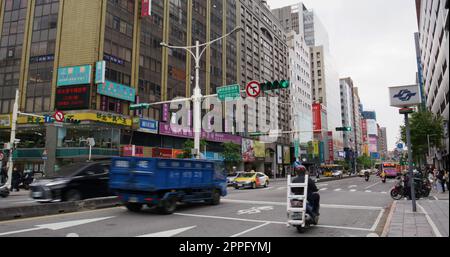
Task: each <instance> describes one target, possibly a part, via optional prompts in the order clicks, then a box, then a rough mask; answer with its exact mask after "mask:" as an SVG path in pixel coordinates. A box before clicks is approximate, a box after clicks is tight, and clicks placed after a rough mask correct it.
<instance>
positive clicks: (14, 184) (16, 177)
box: [11, 167, 22, 192]
mask: <svg viewBox="0 0 450 257" xmlns="http://www.w3.org/2000/svg"><path fill="white" fill-rule="evenodd" d="M21 178H22V175H21V174H20V171H19V170H18V169H17V167H14V169H13V172H12V179H11V192H12V191H14V189H16V191H17V192H19V191H20V189H19V185H20V179H21Z"/></svg>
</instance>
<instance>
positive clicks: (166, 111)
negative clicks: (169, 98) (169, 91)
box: [161, 104, 170, 122]
mask: <svg viewBox="0 0 450 257" xmlns="http://www.w3.org/2000/svg"><path fill="white" fill-rule="evenodd" d="M169 119H170V106H169V104H163V111H162V117H161V121H163V122H168V121H169Z"/></svg>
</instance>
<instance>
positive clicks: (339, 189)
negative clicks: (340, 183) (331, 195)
mask: <svg viewBox="0 0 450 257" xmlns="http://www.w3.org/2000/svg"><path fill="white" fill-rule="evenodd" d="M334 191H335V192H339V191H342V188H336V189H335V190H334Z"/></svg>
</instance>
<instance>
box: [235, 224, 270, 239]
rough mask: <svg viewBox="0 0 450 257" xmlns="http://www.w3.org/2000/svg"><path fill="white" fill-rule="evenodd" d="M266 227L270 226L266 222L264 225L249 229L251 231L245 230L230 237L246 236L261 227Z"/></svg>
mask: <svg viewBox="0 0 450 257" xmlns="http://www.w3.org/2000/svg"><path fill="white" fill-rule="evenodd" d="M267 225H270V223H269V222H266V223H264V224H261V225H259V226H256V227H254V228H251V229H247V230H245V231H242V232H241V233H238V234H236V235H232V236H231V237H239V236H242V235H244V234H247V233H248V232H251V231H254V230H257V229H259V228H262V227H265V226H267Z"/></svg>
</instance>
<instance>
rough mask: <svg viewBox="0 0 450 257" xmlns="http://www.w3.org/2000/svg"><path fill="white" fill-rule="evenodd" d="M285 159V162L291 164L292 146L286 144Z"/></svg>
mask: <svg viewBox="0 0 450 257" xmlns="http://www.w3.org/2000/svg"><path fill="white" fill-rule="evenodd" d="M283 150H284V151H283V158H284V159H283V160H284V164H290V163H291V148H290V147H289V146H285V147H284V149H283Z"/></svg>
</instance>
